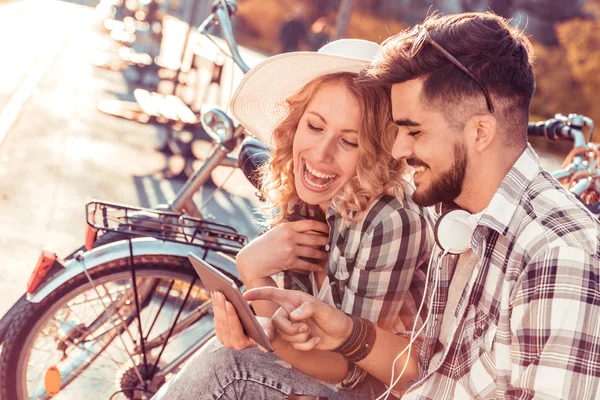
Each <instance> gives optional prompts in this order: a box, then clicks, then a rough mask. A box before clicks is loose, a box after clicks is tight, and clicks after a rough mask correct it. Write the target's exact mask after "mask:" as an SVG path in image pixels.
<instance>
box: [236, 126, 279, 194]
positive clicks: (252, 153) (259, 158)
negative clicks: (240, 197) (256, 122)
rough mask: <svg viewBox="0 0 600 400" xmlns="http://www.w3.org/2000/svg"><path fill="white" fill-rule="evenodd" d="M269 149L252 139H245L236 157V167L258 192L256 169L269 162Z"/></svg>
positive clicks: (258, 174)
mask: <svg viewBox="0 0 600 400" xmlns="http://www.w3.org/2000/svg"><path fill="white" fill-rule="evenodd" d="M270 152H271V147H270V146H269V145H268V144H266V143H264V142H262V141H260V140H258V139H256V138H253V137H247V138H245V139H244V141H243V142H242V147H241V149H240V154H239V156H238V166H239V167H240V169H241V170H242V171H243V172H244V175H246V178H248V180H249V181H250V182H251V183H252V185H254V187H255V188H257V189H259V190H260V173H259V172H258V169H259V168H260V167H261V166H262V165H263V164H265V163H266V162H268V161H269V153H270Z"/></svg>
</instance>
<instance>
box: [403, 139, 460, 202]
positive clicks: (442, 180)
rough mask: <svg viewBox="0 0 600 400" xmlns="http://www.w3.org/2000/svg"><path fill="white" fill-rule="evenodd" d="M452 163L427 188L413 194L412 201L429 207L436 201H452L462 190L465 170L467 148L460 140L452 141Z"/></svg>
mask: <svg viewBox="0 0 600 400" xmlns="http://www.w3.org/2000/svg"><path fill="white" fill-rule="evenodd" d="M452 148H453V151H454V160H455V162H454V164H453V165H452V167H450V169H449V170H448V171H445V172H443V173H442V174H441V175H440V176H439V177H438V178H437V179H435V180H434V181H433V182H431V184H430V185H429V188H428V189H426V190H424V191H423V192H421V193H420V192H419V190H418V188H417V190H416V191H415V193H414V194H413V196H412V198H413V201H414V202H415V203H416V204H418V205H420V206H422V207H429V206H432V205H434V204H437V203H449V202H453V201H454V200H455V199H456V198H457V197H458V196H459V195H460V193H461V192H462V187H463V182H464V180H465V174H466V171H467V149H466V148H465V145H464V144H463V143H462V142H458V143H454V145H453V146H452Z"/></svg>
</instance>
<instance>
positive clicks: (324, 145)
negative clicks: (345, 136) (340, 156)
mask: <svg viewBox="0 0 600 400" xmlns="http://www.w3.org/2000/svg"><path fill="white" fill-rule="evenodd" d="M334 152H335V140H334V139H333V138H323V140H321V141H319V143H318V144H317V146H316V148H315V159H316V160H315V161H319V162H322V163H328V162H331V161H332V160H333V154H334Z"/></svg>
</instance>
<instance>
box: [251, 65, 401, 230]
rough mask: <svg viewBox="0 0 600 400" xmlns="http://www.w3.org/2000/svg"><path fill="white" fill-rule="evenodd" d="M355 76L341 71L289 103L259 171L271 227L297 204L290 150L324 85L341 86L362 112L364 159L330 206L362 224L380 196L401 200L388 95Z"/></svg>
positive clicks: (360, 139)
mask: <svg viewBox="0 0 600 400" xmlns="http://www.w3.org/2000/svg"><path fill="white" fill-rule="evenodd" d="M357 77H358V75H357V74H353V73H349V72H339V73H334V74H329V75H324V76H321V77H319V78H316V79H314V80H313V81H311V82H310V83H308V84H307V85H306V86H304V87H303V88H302V89H300V90H299V91H298V92H297V93H296V94H294V95H292V96H290V97H289V98H288V99H287V100H286V103H287V107H288V110H289V113H288V115H287V116H286V117H285V118H284V119H283V121H281V123H280V124H279V125H278V126H277V127H276V128H275V131H274V132H273V139H272V143H274V145H275V149H274V150H273V152H272V153H271V155H270V156H271V157H270V161H269V162H268V163H266V164H265V165H264V166H263V167H262V169H261V183H262V185H261V192H262V194H263V196H264V197H265V199H266V200H267V206H265V207H264V208H263V212H265V214H266V216H267V218H268V223H269V224H270V226H275V225H278V224H280V223H281V222H283V221H285V220H286V219H287V218H288V217H289V215H290V210H291V206H292V205H293V204H294V203H295V202H296V201H297V200H298V194H297V192H296V187H295V184H294V166H293V154H292V147H293V142H294V135H295V133H296V129H297V128H298V124H299V122H300V119H301V118H302V116H303V114H304V112H305V110H306V107H307V105H308V103H309V102H310V101H311V99H312V98H313V96H314V95H315V93H316V92H317V91H318V90H319V89H320V88H322V87H323V86H324V85H331V84H342V85H344V86H345V87H346V88H347V89H348V90H349V91H350V93H352V95H353V96H354V97H355V98H356V100H357V101H358V103H359V104H360V108H361V120H360V121H361V124H360V127H359V135H358V149H359V152H360V157H359V161H358V166H357V168H356V176H354V177H353V178H352V179H350V181H349V182H348V183H347V184H346V185H345V186H344V187H343V188H342V189H341V190H340V191H339V192H338V193H336V194H335V195H334V197H333V199H332V202H331V206H332V207H333V208H334V209H335V210H336V211H337V212H339V213H340V214H341V216H342V217H343V218H345V219H347V220H349V221H358V220H360V219H361V218H362V216H363V214H364V212H365V211H366V210H367V209H368V207H369V205H370V203H371V202H372V201H373V200H374V199H375V198H376V197H377V196H379V195H380V194H382V193H384V192H385V193H387V194H393V195H395V196H397V197H403V196H404V191H403V184H405V183H406V181H407V179H406V178H407V175H406V174H407V167H406V162H405V161H404V160H394V159H393V157H392V155H391V150H392V146H393V144H394V140H395V138H396V133H397V131H398V127H397V126H396V124H395V123H394V122H393V121H392V118H391V103H390V98H389V92H388V90H386V89H385V88H382V87H372V86H371V87H369V86H368V85H364V84H361V83H360V82H359V81H358V80H357V79H356V78H357Z"/></svg>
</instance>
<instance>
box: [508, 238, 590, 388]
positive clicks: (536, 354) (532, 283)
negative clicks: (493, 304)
mask: <svg viewBox="0 0 600 400" xmlns="http://www.w3.org/2000/svg"><path fill="white" fill-rule="evenodd" d="M599 272H600V271H599V270H598V260H597V259H594V258H593V257H592V256H590V255H589V254H586V252H585V251H583V250H582V249H580V248H574V247H552V248H549V249H546V250H545V251H541V252H540V253H538V254H537V255H536V256H535V257H534V258H533V259H532V260H531V261H530V262H529V263H528V264H527V267H526V268H525V270H524V271H523V275H522V278H523V279H522V280H520V281H519V282H518V283H517V285H516V286H515V290H514V292H513V296H512V318H511V331H512V332H513V339H512V342H511V345H510V346H511V354H512V358H511V366H510V369H511V370H512V371H513V377H512V380H513V385H512V387H509V388H508V389H507V391H506V394H505V397H507V398H519V399H530V398H555V397H558V398H578V399H583V398H598V397H597V396H600V296H599V295H598V294H599V287H598V284H599V282H598V273H599Z"/></svg>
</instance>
